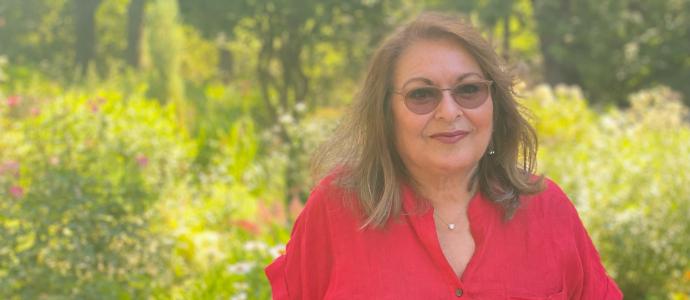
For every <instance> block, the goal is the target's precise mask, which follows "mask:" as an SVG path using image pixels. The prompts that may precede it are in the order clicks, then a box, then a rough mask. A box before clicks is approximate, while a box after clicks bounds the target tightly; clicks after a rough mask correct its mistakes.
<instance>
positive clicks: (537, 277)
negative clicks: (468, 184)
mask: <svg viewBox="0 0 690 300" xmlns="http://www.w3.org/2000/svg"><path fill="white" fill-rule="evenodd" d="M344 193H346V192H345V191H343V189H341V188H338V187H336V186H334V185H331V184H330V180H328V179H327V180H324V181H322V182H321V183H320V184H319V185H318V186H317V187H316V188H315V189H314V191H313V192H312V195H311V197H310V198H309V201H307V205H306V207H305V208H304V210H303V211H302V213H301V214H300V216H299V217H298V218H297V221H296V222H295V225H294V228H293V230H292V235H291V239H290V241H289V242H288V244H287V249H286V253H285V255H282V256H280V257H278V258H277V259H276V260H275V261H274V262H273V263H272V264H271V265H269V266H268V267H267V268H266V270H265V271H266V275H267V277H268V279H269V281H270V282H271V287H272V290H273V299H532V300H535V299H622V297H623V296H622V294H621V291H620V290H619V289H618V287H617V286H616V284H615V282H614V281H613V280H612V279H611V278H609V277H608V276H607V274H606V271H605V270H604V267H603V266H602V264H601V261H600V259H599V254H598V253H597V251H596V249H595V248H594V245H593V244H592V241H591V240H590V238H589V236H588V235H587V232H586V230H585V228H584V227H583V225H582V222H581V221H580V218H579V217H578V214H577V211H576V210H575V207H574V206H573V205H572V203H571V202H570V200H569V199H568V197H567V196H566V195H565V194H564V193H563V192H562V191H561V189H560V188H559V187H558V186H557V185H556V184H554V183H553V182H551V181H549V180H547V188H546V190H545V191H544V192H542V193H540V194H538V195H536V196H527V197H523V199H522V206H521V207H520V208H519V209H518V210H517V211H516V213H515V215H514V217H513V218H512V219H511V220H510V221H508V222H505V221H503V219H502V210H501V208H500V207H499V206H497V205H495V204H494V203H492V202H490V201H489V200H487V199H486V198H485V197H484V196H482V195H481V193H477V195H476V196H475V197H474V198H473V199H472V200H471V201H470V203H469V206H468V210H467V215H468V218H469V222H470V232H471V233H472V237H473V238H474V241H475V251H474V254H473V256H472V258H471V259H470V261H469V263H468V265H467V267H466V268H465V271H464V273H463V274H462V276H461V277H460V278H458V277H457V276H456V275H455V273H454V271H453V269H452V268H451V266H450V264H449V263H448V262H447V260H446V258H445V256H444V254H443V252H442V250H441V247H440V244H439V241H438V238H437V236H436V227H435V224H434V219H433V208H431V206H429V208H428V209H426V211H420V210H419V209H416V206H415V203H418V202H417V201H416V199H415V197H417V196H416V195H415V193H414V192H413V191H412V190H411V189H410V188H408V187H403V193H402V195H403V214H402V215H401V216H400V217H399V218H397V219H393V220H391V221H389V222H388V223H387V225H386V227H385V228H384V229H371V228H367V229H362V230H360V229H359V227H360V225H361V218H360V217H359V216H358V214H357V213H356V210H353V209H351V208H349V207H348V206H345V205H344V202H343V201H341V200H342V199H343V196H344V195H345V194H344Z"/></svg>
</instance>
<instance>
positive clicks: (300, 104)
mask: <svg viewBox="0 0 690 300" xmlns="http://www.w3.org/2000/svg"><path fill="white" fill-rule="evenodd" d="M295 110H296V111H297V112H299V113H301V112H304V111H305V110H307V104H305V103H304V102H302V101H300V102H297V104H295Z"/></svg>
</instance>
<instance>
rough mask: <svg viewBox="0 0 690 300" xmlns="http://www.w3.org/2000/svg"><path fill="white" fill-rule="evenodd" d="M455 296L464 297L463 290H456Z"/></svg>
mask: <svg viewBox="0 0 690 300" xmlns="http://www.w3.org/2000/svg"><path fill="white" fill-rule="evenodd" d="M455 296H458V297H462V289H461V288H457V289H455Z"/></svg>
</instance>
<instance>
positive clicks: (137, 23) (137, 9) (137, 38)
mask: <svg viewBox="0 0 690 300" xmlns="http://www.w3.org/2000/svg"><path fill="white" fill-rule="evenodd" d="M144 2H145V0H131V1H130V2H129V6H128V7H127V57H126V59H127V63H128V64H129V65H130V66H132V67H134V68H138V67H139V63H140V58H141V33H142V31H143V26H142V24H143V21H144Z"/></svg>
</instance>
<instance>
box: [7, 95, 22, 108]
mask: <svg viewBox="0 0 690 300" xmlns="http://www.w3.org/2000/svg"><path fill="white" fill-rule="evenodd" d="M19 100H21V97H19V96H10V97H7V106H9V107H12V106H17V105H19Z"/></svg>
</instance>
